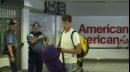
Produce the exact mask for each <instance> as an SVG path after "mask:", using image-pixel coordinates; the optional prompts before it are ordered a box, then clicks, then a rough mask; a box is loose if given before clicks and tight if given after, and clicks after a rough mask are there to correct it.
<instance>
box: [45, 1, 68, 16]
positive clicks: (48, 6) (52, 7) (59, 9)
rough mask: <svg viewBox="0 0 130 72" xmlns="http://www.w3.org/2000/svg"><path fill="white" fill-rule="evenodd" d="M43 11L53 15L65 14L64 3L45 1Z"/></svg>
mask: <svg viewBox="0 0 130 72" xmlns="http://www.w3.org/2000/svg"><path fill="white" fill-rule="evenodd" d="M44 12H45V13H47V14H54V15H64V14H66V4H65V3H63V2H59V1H45V11H44Z"/></svg>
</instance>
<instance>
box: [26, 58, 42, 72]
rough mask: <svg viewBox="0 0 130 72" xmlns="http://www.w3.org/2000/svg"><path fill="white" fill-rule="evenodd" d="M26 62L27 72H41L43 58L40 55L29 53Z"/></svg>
mask: <svg viewBox="0 0 130 72" xmlns="http://www.w3.org/2000/svg"><path fill="white" fill-rule="evenodd" d="M28 63H29V64H28V72H34V71H35V72H42V68H43V60H42V57H41V55H30V56H29V60H28Z"/></svg>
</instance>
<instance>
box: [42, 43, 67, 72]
mask: <svg viewBox="0 0 130 72" xmlns="http://www.w3.org/2000/svg"><path fill="white" fill-rule="evenodd" d="M41 54H42V59H43V61H44V63H45V65H46V66H47V69H48V71H49V72H66V69H65V64H64V58H63V63H62V62H61V61H60V59H59V55H60V52H59V51H58V50H57V48H55V46H53V45H48V46H46V47H44V48H42V50H41Z"/></svg>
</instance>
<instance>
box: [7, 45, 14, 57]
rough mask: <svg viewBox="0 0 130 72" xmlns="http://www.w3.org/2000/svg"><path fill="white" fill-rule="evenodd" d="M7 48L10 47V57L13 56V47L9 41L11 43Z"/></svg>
mask: <svg viewBox="0 0 130 72" xmlns="http://www.w3.org/2000/svg"><path fill="white" fill-rule="evenodd" d="M7 49H8V53H9V55H10V57H11V58H12V57H14V55H13V49H12V45H11V43H9V44H8V45H7Z"/></svg>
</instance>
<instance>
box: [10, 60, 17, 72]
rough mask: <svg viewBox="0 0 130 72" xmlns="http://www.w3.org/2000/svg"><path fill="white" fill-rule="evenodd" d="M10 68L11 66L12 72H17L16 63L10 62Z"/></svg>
mask: <svg viewBox="0 0 130 72" xmlns="http://www.w3.org/2000/svg"><path fill="white" fill-rule="evenodd" d="M10 66H11V69H12V72H17V66H16V62H15V61H14V62H12V61H10Z"/></svg>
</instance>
